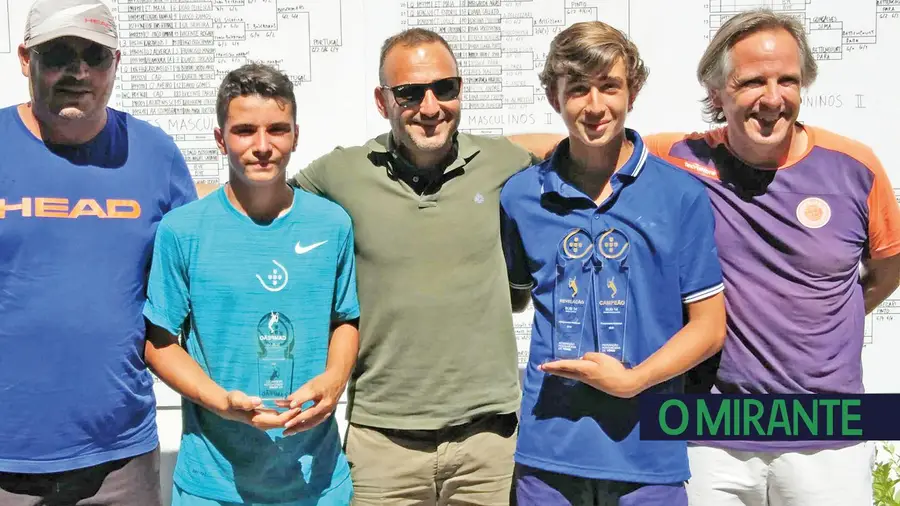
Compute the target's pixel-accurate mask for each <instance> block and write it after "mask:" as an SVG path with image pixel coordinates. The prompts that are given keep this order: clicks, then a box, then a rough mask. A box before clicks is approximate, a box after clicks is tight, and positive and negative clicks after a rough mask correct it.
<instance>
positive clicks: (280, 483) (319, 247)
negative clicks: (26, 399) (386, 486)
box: [144, 187, 359, 504]
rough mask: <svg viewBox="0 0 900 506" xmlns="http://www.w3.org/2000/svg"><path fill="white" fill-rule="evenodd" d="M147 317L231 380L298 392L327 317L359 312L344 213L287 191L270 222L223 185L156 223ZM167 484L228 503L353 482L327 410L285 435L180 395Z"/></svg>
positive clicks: (256, 388)
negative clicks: (289, 202) (285, 204)
mask: <svg viewBox="0 0 900 506" xmlns="http://www.w3.org/2000/svg"><path fill="white" fill-rule="evenodd" d="M144 315H145V316H146V317H147V319H149V320H150V321H151V322H152V323H154V324H155V325H157V326H160V327H162V328H164V329H166V330H168V331H169V332H171V333H172V334H176V335H177V334H179V332H181V331H182V330H183V331H184V332H183V335H184V336H186V338H185V340H184V341H185V346H186V349H187V351H188V353H189V354H190V355H191V357H193V358H194V360H196V361H197V363H198V364H200V367H202V368H203V370H204V371H206V373H207V374H208V375H209V376H210V377H211V378H212V379H213V380H214V381H215V382H216V383H218V384H219V385H221V386H222V387H223V388H225V389H226V390H240V391H243V392H245V393H247V394H248V395H251V396H262V397H266V396H267V395H268V396H278V395H277V394H278V393H279V391H286V392H287V393H288V394H289V393H292V392H294V391H296V390H297V389H298V388H300V387H301V386H302V385H303V384H304V383H306V382H307V381H308V380H310V379H312V378H313V377H315V376H316V375H318V374H321V373H322V372H324V370H325V363H326V359H327V352H328V341H329V335H330V326H331V324H332V322H342V321H347V320H352V319H355V318H358V317H359V304H358V302H357V295H356V273H355V263H354V252H353V231H352V227H351V222H350V217H349V216H348V215H347V213H346V212H345V211H344V210H343V209H342V208H341V207H340V206H338V205H337V204H335V203H333V202H331V201H328V200H326V199H324V198H322V197H318V196H315V195H312V194H310V193H306V192H303V191H301V190H295V191H294V203H293V206H292V207H291V209H290V210H289V211H288V212H287V213H285V214H284V215H283V216H281V217H279V218H278V219H276V220H275V221H273V222H272V223H270V224H267V225H261V224H258V223H255V222H253V221H252V220H251V219H250V218H249V217H247V216H245V215H244V214H242V213H240V212H238V211H237V209H235V208H234V206H233V205H232V204H231V203H230V202H229V201H228V198H227V196H226V194H225V189H224V187H223V188H220V189H219V190H218V191H216V192H214V193H212V194H210V195H208V196H207V197H206V198H203V199H201V200H198V201H195V202H193V203H191V204H188V205H185V206H183V207H181V208H178V209H176V210H174V211H172V212H170V213H169V214H167V215H166V216H165V217H164V218H163V219H162V221H161V222H160V224H159V230H158V232H157V235H156V240H155V245H154V251H153V264H152V267H151V271H150V281H149V286H148V295H147V303H146V306H145V308H144ZM182 410H183V416H184V431H183V436H182V441H181V449H180V452H179V454H178V461H177V463H176V466H175V474H174V482H175V483H176V484H178V486H179V487H181V488H182V489H183V490H184V491H185V492H188V493H190V494H193V495H197V496H201V497H205V498H208V499H214V500H218V501H228V502H259V503H271V502H287V501H304V500H307V499H308V500H309V501H310V504H315V503H316V500H317V498H320V497H323V496H326V495H328V494H329V493H330V492H333V491H337V490H339V489H343V487H350V486H351V483H350V470H349V466H348V464H347V460H346V457H345V455H344V454H343V451H342V449H341V442H340V437H339V434H338V427H337V423H336V421H335V419H334V417H333V416H332V417H330V418H329V419H328V420H327V421H325V422H323V423H322V424H320V425H319V426H317V427H315V428H313V429H311V430H309V431H305V432H301V433H299V434H296V435H293V436H290V437H283V436H282V432H283V431H282V430H281V429H275V430H271V431H268V432H264V431H261V430H259V429H256V428H254V427H251V426H249V425H245V424H242V423H239V422H232V421H228V420H225V419H223V418H221V417H219V416H218V415H216V414H214V413H212V412H210V411H207V410H206V409H204V408H202V407H200V406H198V405H195V404H193V403H192V402H190V401H187V400H185V401H184V402H183V407H182Z"/></svg>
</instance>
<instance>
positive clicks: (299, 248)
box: [294, 241, 328, 255]
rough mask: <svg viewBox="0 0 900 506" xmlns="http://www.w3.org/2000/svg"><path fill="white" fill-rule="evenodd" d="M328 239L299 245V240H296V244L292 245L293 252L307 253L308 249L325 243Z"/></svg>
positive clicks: (310, 249)
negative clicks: (307, 244)
mask: <svg viewBox="0 0 900 506" xmlns="http://www.w3.org/2000/svg"><path fill="white" fill-rule="evenodd" d="M326 242H328V241H322V242H317V243H315V244H310V245H309V246H300V241H297V245H296V246H294V253H296V254H298V255H302V254H304V253H309V252H310V251H312V250H314V249H316V248H318V247H319V246H321V245H323V244H325V243H326Z"/></svg>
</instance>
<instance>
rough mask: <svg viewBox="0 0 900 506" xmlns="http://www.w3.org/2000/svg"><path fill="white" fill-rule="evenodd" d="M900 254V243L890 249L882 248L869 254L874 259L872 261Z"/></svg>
mask: <svg viewBox="0 0 900 506" xmlns="http://www.w3.org/2000/svg"><path fill="white" fill-rule="evenodd" d="M898 254H900V243H898V244H895V245H893V246H891V247H889V248H882V249H880V250H875V251H871V252H870V253H869V256H870V257H871V258H872V260H882V259H885V258H890V257H892V256H895V255H898Z"/></svg>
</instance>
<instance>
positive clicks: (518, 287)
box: [509, 282, 534, 290]
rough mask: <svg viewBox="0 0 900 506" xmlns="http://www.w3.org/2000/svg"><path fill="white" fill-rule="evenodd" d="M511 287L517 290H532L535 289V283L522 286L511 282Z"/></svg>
mask: <svg viewBox="0 0 900 506" xmlns="http://www.w3.org/2000/svg"><path fill="white" fill-rule="evenodd" d="M509 286H511V287H513V288H515V289H516V290H531V289H532V288H534V283H525V284H521V283H513V282H510V283H509Z"/></svg>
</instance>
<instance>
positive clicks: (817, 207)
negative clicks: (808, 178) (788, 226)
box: [797, 197, 831, 228]
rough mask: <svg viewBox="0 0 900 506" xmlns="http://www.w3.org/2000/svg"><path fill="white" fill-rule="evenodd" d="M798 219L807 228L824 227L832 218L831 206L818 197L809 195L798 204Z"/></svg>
mask: <svg viewBox="0 0 900 506" xmlns="http://www.w3.org/2000/svg"><path fill="white" fill-rule="evenodd" d="M797 219H798V220H799V221H800V223H801V224H802V225H803V226H804V227H806V228H822V227H824V226H825V224H827V223H828V221H829V220H831V207H830V206H829V205H828V202H825V201H824V200H822V199H820V198H818V197H808V198H805V199H803V200H802V201H801V202H800V204H799V205H797Z"/></svg>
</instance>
